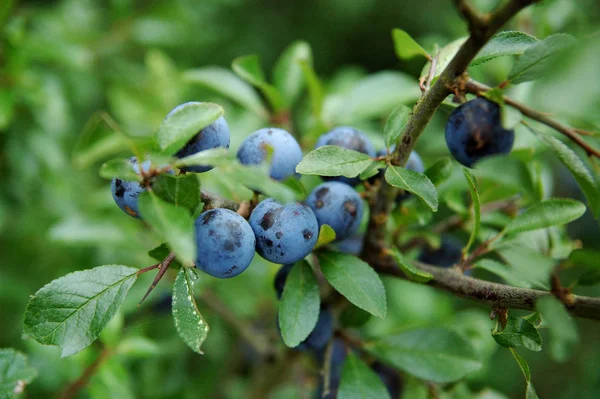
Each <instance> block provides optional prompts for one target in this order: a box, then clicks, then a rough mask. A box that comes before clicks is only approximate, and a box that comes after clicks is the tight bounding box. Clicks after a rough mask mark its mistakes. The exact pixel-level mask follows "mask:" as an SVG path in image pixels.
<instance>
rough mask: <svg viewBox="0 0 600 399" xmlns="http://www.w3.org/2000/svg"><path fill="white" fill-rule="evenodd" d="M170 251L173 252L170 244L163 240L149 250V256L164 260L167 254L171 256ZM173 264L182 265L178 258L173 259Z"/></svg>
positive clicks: (175, 265) (160, 260)
mask: <svg viewBox="0 0 600 399" xmlns="http://www.w3.org/2000/svg"><path fill="white" fill-rule="evenodd" d="M170 253H171V250H170V249H169V246H168V245H167V243H166V242H163V243H162V244H160V245H159V246H158V247H156V248H152V249H151V250H150V251H148V256H150V257H151V258H152V259H155V260H157V261H159V262H162V261H163V260H165V258H166V257H167V256H169V254H170ZM171 265H173V266H174V267H181V266H182V265H181V263H180V262H179V261H178V260H177V259H173V262H171Z"/></svg>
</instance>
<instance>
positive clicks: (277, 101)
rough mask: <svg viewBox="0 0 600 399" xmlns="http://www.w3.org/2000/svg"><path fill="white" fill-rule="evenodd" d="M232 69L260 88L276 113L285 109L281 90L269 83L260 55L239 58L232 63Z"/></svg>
mask: <svg viewBox="0 0 600 399" xmlns="http://www.w3.org/2000/svg"><path fill="white" fill-rule="evenodd" d="M231 68H232V69H233V72H235V73H236V74H237V75H238V76H239V77H240V78H242V79H244V80H245V81H246V82H248V83H250V84H251V85H253V86H256V87H258V88H259V89H260V91H262V92H263V94H264V95H265V97H266V98H267V100H269V103H270V104H271V107H272V108H273V110H274V111H275V112H277V111H280V110H281V109H283V108H284V107H285V101H284V99H283V97H282V95H281V93H280V92H279V90H277V89H276V88H275V87H274V86H272V85H270V84H269V83H267V81H266V78H265V73H264V72H263V70H262V67H261V66H260V59H259V58H258V55H256V54H251V55H245V56H243V57H238V58H236V59H235V60H233V62H232V63H231Z"/></svg>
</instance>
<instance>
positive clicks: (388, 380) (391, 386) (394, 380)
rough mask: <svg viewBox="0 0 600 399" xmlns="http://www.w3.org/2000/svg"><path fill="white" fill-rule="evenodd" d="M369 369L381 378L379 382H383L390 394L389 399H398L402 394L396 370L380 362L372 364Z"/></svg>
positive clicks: (400, 382)
mask: <svg viewBox="0 0 600 399" xmlns="http://www.w3.org/2000/svg"><path fill="white" fill-rule="evenodd" d="M371 368H372V369H373V371H375V373H377V375H378V376H379V378H381V381H383V384H384V385H385V387H386V388H387V390H388V393H389V394H390V398H392V399H395V398H399V397H400V394H401V392H402V380H401V379H400V374H399V373H398V370H396V369H394V368H393V367H390V366H388V365H386V364H384V363H381V362H375V363H373V364H372V365H371Z"/></svg>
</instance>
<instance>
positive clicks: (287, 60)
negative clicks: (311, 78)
mask: <svg viewBox="0 0 600 399" xmlns="http://www.w3.org/2000/svg"><path fill="white" fill-rule="evenodd" d="M301 62H306V63H309V64H311V63H312V50H311V48H310V45H309V44H308V43H307V42H303V41H297V42H294V43H292V44H290V45H289V46H288V47H287V48H286V49H285V50H284V51H283V53H282V54H281V56H280V57H279V59H278V60H277V63H276V64H275V67H274V68H273V83H274V84H275V87H277V89H278V90H279V92H280V93H281V94H282V95H283V97H284V99H285V101H286V104H287V105H288V107H289V106H291V105H293V104H294V103H295V102H296V101H297V100H298V97H299V96H300V94H302V89H303V88H304V85H305V80H304V74H303V71H302V65H301Z"/></svg>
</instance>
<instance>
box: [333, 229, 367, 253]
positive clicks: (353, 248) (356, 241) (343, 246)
mask: <svg viewBox="0 0 600 399" xmlns="http://www.w3.org/2000/svg"><path fill="white" fill-rule="evenodd" d="M364 241H365V235H364V234H355V235H352V236H350V237H348V238H346V239H344V240H340V241H337V242H336V243H335V245H334V248H335V249H336V250H337V251H339V252H342V253H344V254H350V255H356V256H358V255H360V253H361V252H362V249H363V244H364Z"/></svg>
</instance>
